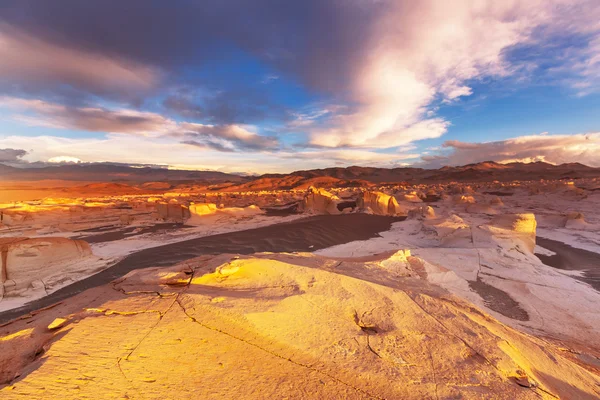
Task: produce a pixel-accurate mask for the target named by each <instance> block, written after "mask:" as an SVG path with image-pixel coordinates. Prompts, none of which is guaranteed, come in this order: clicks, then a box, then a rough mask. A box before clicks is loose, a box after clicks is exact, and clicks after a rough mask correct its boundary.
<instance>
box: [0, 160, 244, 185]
mask: <svg viewBox="0 0 600 400" xmlns="http://www.w3.org/2000/svg"><path fill="white" fill-rule="evenodd" d="M45 179H56V180H68V181H90V182H135V183H141V182H156V181H178V182H181V181H190V182H205V183H207V184H214V183H223V182H232V183H241V182H246V181H248V180H249V178H247V177H241V176H238V175H233V174H226V173H224V172H218V171H186V170H170V169H166V168H164V169H163V168H150V167H142V168H138V167H130V166H123V165H112V164H103V163H95V164H69V165H58V166H48V167H41V168H14V167H10V166H7V165H4V164H0V181H1V180H4V181H8V180H10V181H13V180H14V181H39V180H45Z"/></svg>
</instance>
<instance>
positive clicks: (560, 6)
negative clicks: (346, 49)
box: [300, 0, 600, 148]
mask: <svg viewBox="0 0 600 400" xmlns="http://www.w3.org/2000/svg"><path fill="white" fill-rule="evenodd" d="M383 4H388V5H389V8H388V9H387V10H386V12H385V13H382V14H381V17H380V18H379V20H377V21H376V22H375V23H374V24H373V27H372V29H371V32H370V39H369V40H367V41H366V47H367V49H366V50H364V49H363V50H364V51H363V52H364V53H365V55H364V56H363V57H362V58H361V59H360V60H357V61H356V62H357V63H359V65H358V66H357V67H356V68H355V73H354V74H353V75H352V79H351V81H350V82H348V87H347V93H346V97H345V100H347V101H349V102H350V103H351V104H355V105H356V106H355V110H354V112H352V113H332V114H331V115H330V116H329V118H328V119H327V121H326V122H325V124H324V126H316V127H313V128H312V129H311V130H310V142H311V143H312V144H313V145H316V146H325V147H339V146H349V147H365V148H387V147H394V146H397V145H402V144H405V143H409V142H411V141H415V140H421V139H425V138H436V137H440V136H442V135H443V134H444V133H445V132H446V130H447V127H448V121H445V120H443V119H442V118H439V117H438V118H436V117H435V113H432V112H431V109H430V107H431V106H432V105H433V104H434V102H435V101H436V100H438V99H439V100H442V101H444V102H451V101H456V100H457V99H459V98H460V97H463V96H469V95H471V94H472V93H473V89H472V88H471V87H470V86H469V83H470V82H471V81H472V80H475V79H480V78H483V77H505V76H508V75H511V74H513V73H515V72H516V67H515V66H513V65H510V64H509V62H508V61H507V59H506V58H505V53H506V51H507V50H508V49H510V48H512V47H513V46H516V45H519V44H523V43H533V42H536V43H538V44H540V45H543V40H544V39H548V38H551V37H552V36H553V35H555V34H557V33H562V32H569V33H572V34H573V33H586V34H592V35H598V32H599V31H600V26H599V23H598V19H594V18H593V17H590V16H589V15H586V16H582V15H581V13H582V11H585V10H587V9H591V10H593V11H594V12H595V14H596V15H597V14H598V10H600V7H597V2H596V5H595V6H594V2H593V1H589V0H581V1H578V2H572V1H567V0H528V1H517V0H508V1H500V2H486V1H479V0H463V1H446V2H443V1H436V0H423V1H419V2H404V1H396V2H390V3H383ZM594 43H595V41H591V42H590V45H589V47H588V49H587V50H586V52H585V53H584V54H581V59H582V60H581V62H579V63H578V64H576V65H573V66H572V67H573V68H574V69H577V70H579V71H580V72H579V73H578V76H579V78H580V79H579V80H578V81H577V82H578V84H579V85H582V86H583V88H582V90H585V88H586V87H587V86H588V85H590V83H589V82H590V81H595V80H600V79H597V78H599V77H600V76H598V72H597V71H598V70H600V69H599V68H598V66H599V64H598V63H599V62H600V61H599V60H600V58H599V57H600V48H596V45H595V44H594ZM599 43H600V42H599ZM304 120H305V119H300V123H301V122H303V121H304Z"/></svg>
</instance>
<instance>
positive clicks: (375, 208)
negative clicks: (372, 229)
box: [357, 191, 406, 215]
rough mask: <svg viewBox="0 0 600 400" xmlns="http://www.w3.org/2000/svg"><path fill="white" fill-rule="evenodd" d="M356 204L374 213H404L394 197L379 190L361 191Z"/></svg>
mask: <svg viewBox="0 0 600 400" xmlns="http://www.w3.org/2000/svg"><path fill="white" fill-rule="evenodd" d="M357 206H358V208H359V209H361V210H365V211H370V212H372V213H373V214H376V215H406V213H405V212H404V210H403V209H402V207H400V205H399V204H398V201H397V200H396V198H395V197H393V196H390V195H387V194H385V193H381V192H370V191H367V192H363V193H362V194H361V195H360V197H359V198H358V202H357Z"/></svg>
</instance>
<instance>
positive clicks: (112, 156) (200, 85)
mask: <svg viewBox="0 0 600 400" xmlns="http://www.w3.org/2000/svg"><path fill="white" fill-rule="evenodd" d="M65 3H66V4H64V5H63V7H62V8H68V9H69V13H68V15H66V14H64V13H62V12H61V11H60V10H58V9H56V8H55V7H52V6H51V5H50V4H46V3H43V2H42V3H40V2H34V1H31V2H29V1H12V2H11V1H6V2H3V3H2V5H0V96H1V97H0V149H7V150H6V152H5V153H6V154H7V155H10V154H16V153H14V152H10V151H8V150H14V151H24V152H25V153H19V154H20V156H19V157H18V158H15V159H14V160H13V162H16V161H15V160H21V161H19V162H20V163H21V164H23V163H25V162H36V161H49V160H51V159H52V160H63V159H64V160H73V159H78V160H82V161H84V162H94V161H111V162H124V163H149V164H163V165H173V166H177V167H189V168H207V169H220V170H224V171H243V172H270V171H273V172H286V171H291V170H296V169H307V168H319V167H327V166H344V165H353V164H358V165H377V166H386V167H392V166H399V165H406V164H414V165H419V166H426V167H433V166H439V165H445V164H464V163H470V162H477V161H484V160H495V161H511V160H526V161H527V160H530V161H531V160H545V161H547V162H555V163H562V162H572V161H579V162H583V163H587V164H589V165H596V166H600V164H599V163H600V161H598V159H600V157H598V156H597V155H599V152H598V151H599V149H600V144H599V143H600V139H599V136H598V133H594V132H598V131H600V117H598V115H599V114H600V113H599V112H598V110H600V93H599V92H600V91H599V90H598V89H600V72H599V70H600V61H599V60H600V23H599V22H598V21H600V4H598V2H596V1H591V0H580V1H566V0H553V1H537V0H531V1H527V2H524V1H505V2H492V1H489V2H487V1H467V0H464V1H456V2H441V1H435V0H431V1H420V2H413V1H400V0H396V1H392V0H388V1H386V0H382V1H369V0H355V1H337V0H331V1H317V0H314V1H312V0H311V1H303V2H294V3H293V2H279V1H274V0H273V1H269V0H260V1H257V2H245V1H219V2H217V1H202V2H198V1H185V0H181V1H177V2H176V3H177V4H170V5H168V4H166V3H163V2H153V1H132V2H127V5H125V4H124V3H123V2H117V1H102V2H100V1H92V2H80V1H75V0H73V1H66V2H65ZM283 3H285V4H283ZM91 16H93V19H94V20H95V21H97V23H94V24H93V25H90V24H88V23H87V22H86V21H89V20H90V17H91ZM541 132H548V134H545V135H540V133H541ZM461 143H462V144H465V143H469V144H472V145H473V146H472V147H470V148H469V147H468V146H466V147H465V146H464V145H461ZM431 149H436V150H431ZM0 154H2V153H0ZM15 157H16V156H15ZM61 157H66V158H61ZM13 158H14V157H13ZM0 162H1V161H0Z"/></svg>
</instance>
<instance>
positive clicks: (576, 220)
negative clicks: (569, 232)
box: [565, 212, 587, 229]
mask: <svg viewBox="0 0 600 400" xmlns="http://www.w3.org/2000/svg"><path fill="white" fill-rule="evenodd" d="M586 227H587V222H585V218H584V216H583V214H582V213H579V212H571V213H569V214H567V220H566V221H565V228H569V229H585V228H586Z"/></svg>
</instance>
